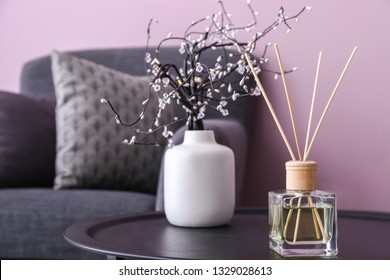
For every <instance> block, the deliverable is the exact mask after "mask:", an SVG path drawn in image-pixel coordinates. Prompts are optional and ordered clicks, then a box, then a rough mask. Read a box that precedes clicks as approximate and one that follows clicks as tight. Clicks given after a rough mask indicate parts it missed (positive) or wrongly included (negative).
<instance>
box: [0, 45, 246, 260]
mask: <svg viewBox="0 0 390 280" xmlns="http://www.w3.org/2000/svg"><path fill="white" fill-rule="evenodd" d="M164 52H165V53H164V59H166V60H170V61H173V62H175V63H177V64H180V63H181V61H180V57H179V56H178V55H177V53H178V51H177V50H176V49H170V48H168V49H165V50H164ZM144 53H145V50H144V49H143V48H131V49H106V50H86V51H77V52H72V54H74V55H75V56H78V57H81V58H85V59H88V60H90V61H94V62H97V63H99V64H102V65H105V66H107V67H110V68H113V69H116V70H119V71H122V72H125V73H129V74H133V75H145V68H144V62H143V58H144ZM212 61H213V60H212V59H210V63H212ZM20 89H21V90H20V91H21V94H14V93H9V92H4V91H3V92H0V258H1V259H97V258H104V256H100V255H96V254H92V253H89V252H86V251H82V250H80V249H77V248H74V247H72V246H71V245H69V244H67V243H66V242H65V241H64V239H63V237H62V233H63V232H64V230H65V229H66V228H67V227H68V226H69V225H71V224H73V223H76V222H80V221H84V220H90V219H97V218H102V217H109V216H114V215H121V214H128V213H136V212H150V211H156V210H163V187H164V186H163V180H162V175H163V172H162V171H163V165H161V168H160V167H159V170H160V172H159V173H158V172H156V174H154V175H153V176H149V175H146V174H145V176H144V178H143V180H144V182H150V180H152V181H153V182H155V189H154V191H153V192H151V193H150V192H149V193H143V192H141V191H120V190H111V189H106V190H91V189H68V190H53V180H54V176H55V156H56V155H55V145H56V127H55V95H54V87H53V81H52V74H51V68H50V57H49V56H45V57H41V58H38V59H35V60H32V61H30V62H27V63H26V64H25V65H24V68H23V69H22V74H21V85H20ZM250 104H251V103H250V101H249V99H243V100H240V101H239V103H236V104H235V107H233V108H230V110H231V114H230V116H229V117H228V118H221V117H220V116H219V115H218V114H217V113H213V112H210V113H211V115H210V116H209V120H207V121H206V125H205V126H206V128H208V129H213V130H214V131H215V134H216V139H217V141H218V142H219V143H221V144H224V145H227V146H229V147H231V148H232V149H233V150H234V152H235V158H236V172H237V184H236V185H237V200H238V203H239V199H240V193H241V190H242V186H243V182H244V176H245V174H244V170H245V163H246V153H247V149H246V147H247V142H248V127H249V124H250V118H249V117H250V114H249V111H250V107H251V106H250ZM184 131H185V129H184V128H183V127H182V128H180V129H179V130H178V131H177V132H176V133H175V136H174V142H175V143H180V142H181V141H182V138H183V133H184ZM148 151H150V152H151V153H157V158H161V157H162V156H163V151H164V150H163V149H157V148H153V147H151V148H150V149H149V150H148ZM144 164H145V165H154V164H157V165H159V166H160V164H161V162H160V161H153V162H145V163H144ZM139 184H142V182H141V183H139ZM135 189H136V188H135ZM139 189H140V190H142V188H141V187H140V188H139ZM237 205H238V204H237Z"/></svg>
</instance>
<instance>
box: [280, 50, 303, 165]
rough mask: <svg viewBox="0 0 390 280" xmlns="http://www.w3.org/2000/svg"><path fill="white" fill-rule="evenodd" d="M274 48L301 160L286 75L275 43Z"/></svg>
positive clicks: (300, 155)
mask: <svg viewBox="0 0 390 280" xmlns="http://www.w3.org/2000/svg"><path fill="white" fill-rule="evenodd" d="M274 47H275V52H276V57H277V59H278V63H279V69H280V73H281V75H282V80H283V86H284V91H285V92H286V98H287V104H288V109H289V111H290V118H291V124H292V128H293V131H294V138H295V144H296V146H297V151H298V156H299V160H302V152H301V148H300V147H299V141H298V135H297V129H296V125H295V119H294V112H293V109H292V106H291V99H290V94H289V91H288V87H287V82H286V75H285V73H284V68H283V63H282V59H281V57H280V52H279V46H278V44H277V43H275V44H274Z"/></svg>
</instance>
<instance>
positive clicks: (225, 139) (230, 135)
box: [156, 119, 248, 211]
mask: <svg viewBox="0 0 390 280" xmlns="http://www.w3.org/2000/svg"><path fill="white" fill-rule="evenodd" d="M204 125H205V129H207V130H213V131H214V134H215V140H216V141H217V143H219V144H221V145H225V146H227V147H229V148H230V149H232V150H233V152H234V159H235V169H236V204H238V203H239V202H240V199H241V193H242V189H243V185H244V179H245V178H244V172H245V166H246V157H247V146H248V145H247V143H248V135H247V133H246V130H245V128H244V126H243V125H242V124H241V123H240V122H238V121H235V120H231V119H212V120H206V121H205V122H204ZM185 131H186V127H181V128H180V129H179V130H177V131H176V132H175V135H174V136H173V138H172V140H173V144H174V145H178V144H181V143H182V142H183V139H184V132H185ZM163 209H164V157H163V159H162V162H161V168H160V176H159V180H158V187H157V199H156V211H161V210H163Z"/></svg>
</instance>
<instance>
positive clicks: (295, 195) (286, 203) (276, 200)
mask: <svg viewBox="0 0 390 280" xmlns="http://www.w3.org/2000/svg"><path fill="white" fill-rule="evenodd" d="M274 47H275V52H276V55H277V59H278V63H279V68H280V72H281V76H282V80H283V85H284V90H285V93H286V98H287V104H288V108H289V113H290V119H291V124H292V128H293V131H294V138H295V144H296V148H297V152H298V158H296V156H295V154H294V151H293V149H292V148H291V145H290V143H289V141H288V139H287V137H286V134H285V133H284V130H283V128H282V126H281V124H280V122H279V120H278V118H277V116H276V114H275V111H274V109H273V107H272V104H271V102H270V100H269V99H268V96H267V94H266V92H265V90H264V88H263V86H262V84H261V82H260V79H259V77H258V76H257V75H256V74H255V73H256V72H255V71H254V68H253V65H252V62H251V60H250V56H249V55H248V54H245V58H246V60H247V62H248V65H249V67H250V69H251V71H252V73H253V76H254V77H255V80H256V83H257V85H258V86H259V88H260V90H261V92H262V95H263V97H264V99H265V101H266V103H267V106H268V108H269V110H270V111H271V114H272V116H273V119H274V121H275V123H276V125H277V127H278V129H279V132H280V134H281V136H282V138H283V140H284V142H285V144H286V146H287V149H288V151H289V153H290V156H291V159H292V160H290V161H288V162H286V189H282V190H278V191H272V192H270V193H269V201H268V203H269V206H268V207H269V239H270V241H269V244H270V248H271V249H272V250H274V251H276V252H277V253H278V254H280V255H282V256H284V257H298V256H306V257H308V256H328V257H332V256H336V255H337V253H338V248H337V209H336V195H335V194H332V193H327V192H324V191H320V190H317V175H316V172H317V163H316V162H314V161H311V160H308V157H309V154H310V150H311V148H312V146H313V143H314V140H315V139H316V136H317V134H318V131H319V128H320V126H321V124H322V122H323V120H324V117H325V115H326V113H327V111H328V109H329V107H330V104H331V102H332V100H333V98H334V96H335V94H336V92H337V90H338V87H339V85H340V83H341V81H342V79H343V77H344V75H345V72H346V70H347V69H348V67H349V64H350V62H351V60H352V58H353V56H354V55H355V52H356V49H357V48H356V47H355V48H354V49H353V51H352V53H351V56H350V57H349V59H348V62H347V64H346V65H345V67H344V70H343V71H342V73H341V75H340V77H339V80H338V81H337V83H336V86H335V87H334V90H333V92H332V94H331V96H330V98H329V101H328V103H327V104H326V106H325V109H324V112H323V113H322V115H321V118H320V120H319V122H318V125H317V127H316V129H315V131H314V134H313V136H312V138H311V141H309V138H310V128H311V123H312V115H313V108H314V103H315V96H316V91H317V82H318V76H319V71H320V65H321V58H322V52H320V54H319V57H318V63H317V71H316V76H315V81H314V90H313V96H312V102H311V108H310V115H309V121H308V129H307V134H306V141H305V149H304V153H303V155H302V152H301V149H300V146H299V142H298V136H297V131H296V126H295V119H294V113H293V110H292V105H291V100H290V95H289V91H288V87H287V83H286V77H285V71H284V68H283V64H282V60H281V57H280V52H279V48H278V45H277V44H275V45H274Z"/></svg>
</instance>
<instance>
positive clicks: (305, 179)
mask: <svg viewBox="0 0 390 280" xmlns="http://www.w3.org/2000/svg"><path fill="white" fill-rule="evenodd" d="M316 187H317V163H316V162H315V161H310V160H309V161H298V160H291V161H288V162H286V189H288V190H294V191H314V190H315V189H316Z"/></svg>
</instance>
